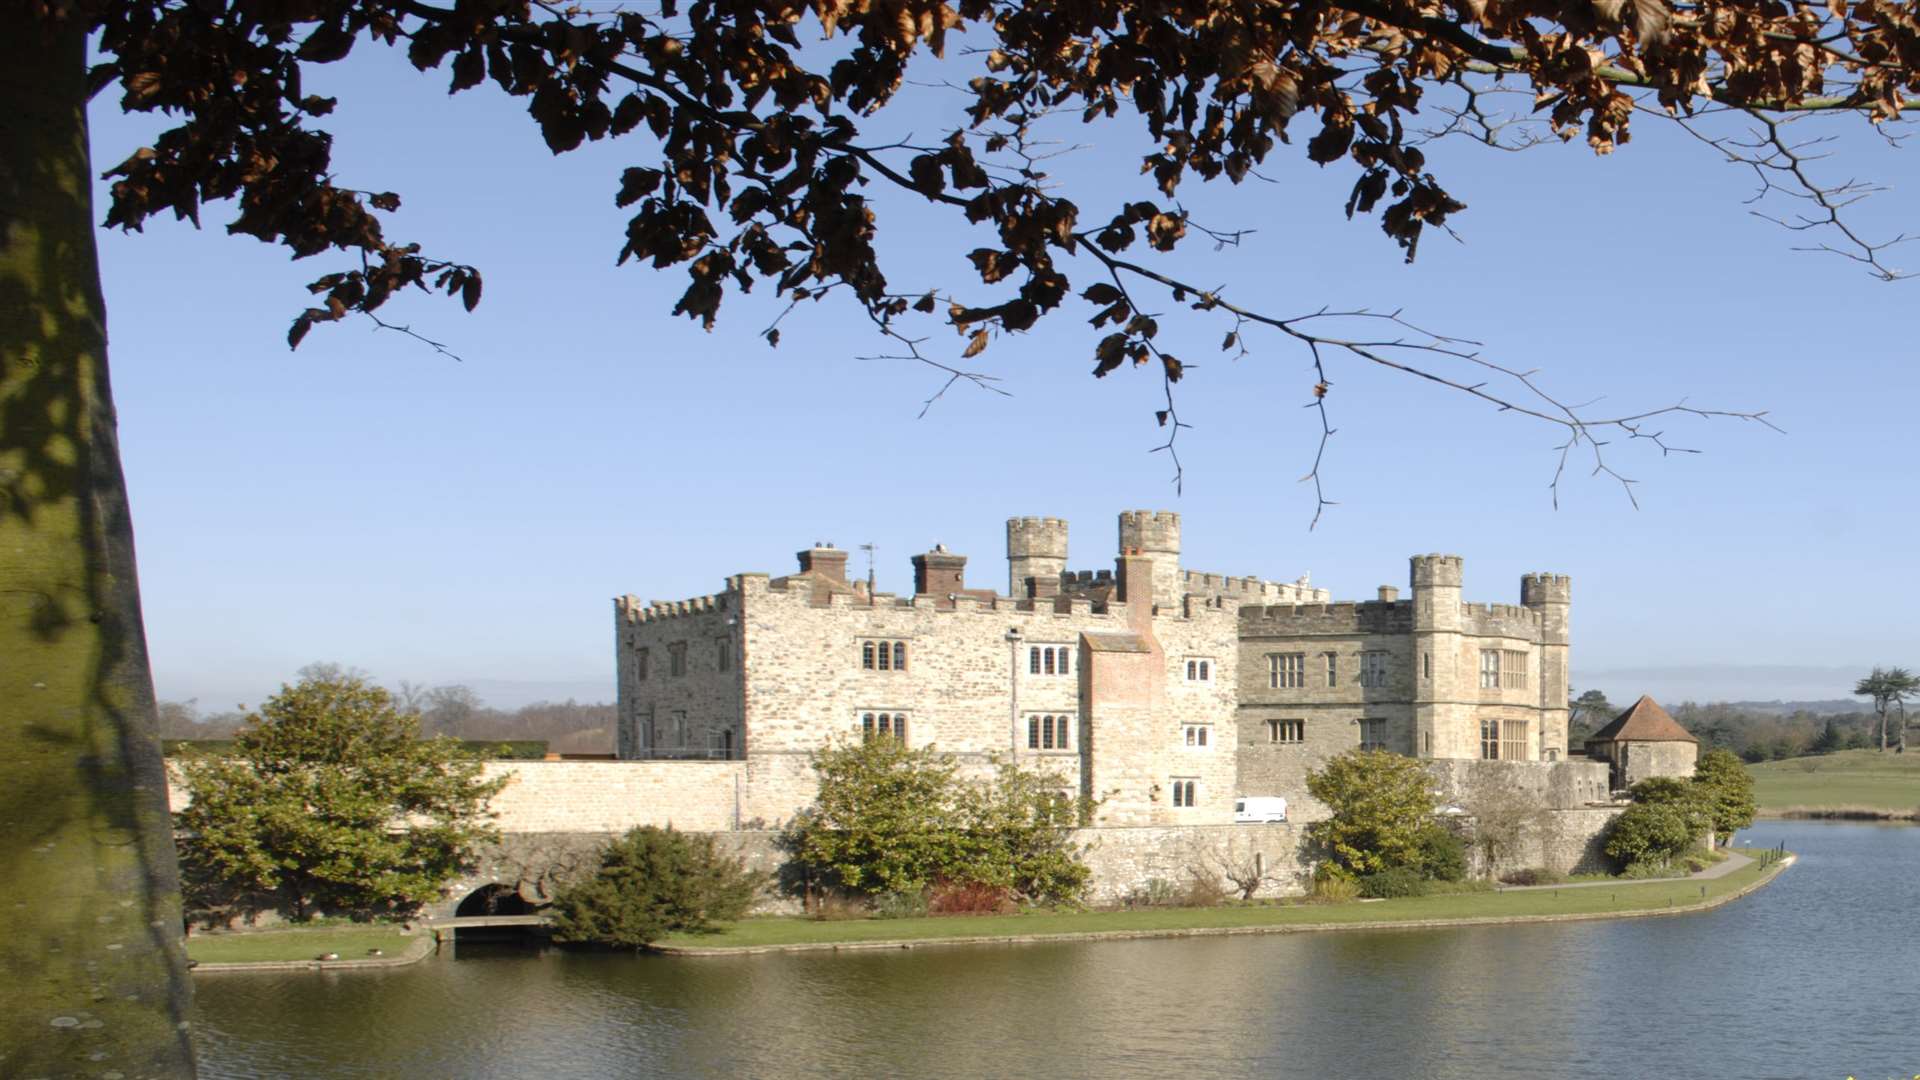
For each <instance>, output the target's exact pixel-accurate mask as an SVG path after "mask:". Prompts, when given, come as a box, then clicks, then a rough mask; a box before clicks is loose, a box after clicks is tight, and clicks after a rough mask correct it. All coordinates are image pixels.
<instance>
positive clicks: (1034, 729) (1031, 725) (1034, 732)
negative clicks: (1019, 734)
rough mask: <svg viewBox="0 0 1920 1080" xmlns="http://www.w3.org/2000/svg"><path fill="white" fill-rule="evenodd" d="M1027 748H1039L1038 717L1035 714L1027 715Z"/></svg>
mask: <svg viewBox="0 0 1920 1080" xmlns="http://www.w3.org/2000/svg"><path fill="white" fill-rule="evenodd" d="M1027 749H1029V750H1038V749H1040V718H1039V717H1037V716H1029V717H1027Z"/></svg>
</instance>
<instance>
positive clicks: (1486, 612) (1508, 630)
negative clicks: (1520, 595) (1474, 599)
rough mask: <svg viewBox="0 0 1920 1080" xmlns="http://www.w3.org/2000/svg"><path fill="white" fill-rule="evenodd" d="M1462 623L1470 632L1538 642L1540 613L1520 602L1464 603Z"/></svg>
mask: <svg viewBox="0 0 1920 1080" xmlns="http://www.w3.org/2000/svg"><path fill="white" fill-rule="evenodd" d="M1460 611H1461V614H1462V615H1464V616H1465V617H1464V618H1463V619H1461V620H1460V621H1461V624H1462V625H1463V626H1464V628H1465V629H1466V632H1467V633H1469V634H1478V635H1480V636H1481V637H1507V638H1520V639H1521V640H1523V641H1538V640H1539V638H1540V612H1539V611H1538V610H1537V609H1535V608H1529V607H1521V606H1520V605H1518V604H1461V605H1460Z"/></svg>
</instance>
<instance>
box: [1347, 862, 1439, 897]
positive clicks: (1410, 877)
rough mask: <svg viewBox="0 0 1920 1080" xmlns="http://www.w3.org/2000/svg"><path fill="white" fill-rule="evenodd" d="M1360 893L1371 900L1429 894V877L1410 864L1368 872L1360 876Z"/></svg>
mask: <svg viewBox="0 0 1920 1080" xmlns="http://www.w3.org/2000/svg"><path fill="white" fill-rule="evenodd" d="M1358 884H1359V887H1360V895H1361V896H1364V897H1366V898H1368V899H1369V900H1392V899H1396V898H1398V897H1403V896H1425V895H1427V879H1426V878H1424V877H1422V876H1421V875H1420V871H1418V870H1415V869H1414V868H1412V867H1410V866H1397V867H1394V868H1393V869H1391V870H1382V871H1380V872H1379V873H1375V874H1367V875H1364V876H1362V877H1361V878H1360V880H1359V882H1358Z"/></svg>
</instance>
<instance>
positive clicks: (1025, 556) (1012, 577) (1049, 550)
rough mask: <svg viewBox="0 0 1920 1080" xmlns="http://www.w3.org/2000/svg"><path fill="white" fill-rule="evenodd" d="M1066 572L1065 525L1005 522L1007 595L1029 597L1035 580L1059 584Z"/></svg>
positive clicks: (1020, 520) (1051, 520) (1029, 520)
mask: <svg viewBox="0 0 1920 1080" xmlns="http://www.w3.org/2000/svg"><path fill="white" fill-rule="evenodd" d="M1066 569H1067V523H1066V522H1065V521H1063V520H1061V519H1060V518H1051V517H1017V518H1008V519H1007V595H1008V596H1016V597H1018V596H1031V595H1033V592H1032V590H1031V589H1030V588H1029V587H1028V584H1027V583H1028V582H1029V581H1031V580H1032V579H1034V578H1042V579H1050V580H1052V581H1055V582H1058V581H1059V580H1060V575H1061V574H1062V573H1065V572H1066Z"/></svg>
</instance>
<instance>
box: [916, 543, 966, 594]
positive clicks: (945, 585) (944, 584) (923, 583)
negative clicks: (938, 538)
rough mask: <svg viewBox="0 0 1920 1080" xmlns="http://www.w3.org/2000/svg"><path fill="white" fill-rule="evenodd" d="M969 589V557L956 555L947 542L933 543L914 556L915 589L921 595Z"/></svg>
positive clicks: (952, 592) (958, 591)
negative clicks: (930, 549) (926, 550)
mask: <svg viewBox="0 0 1920 1080" xmlns="http://www.w3.org/2000/svg"><path fill="white" fill-rule="evenodd" d="M966 589H967V557H966V556H965V555H955V554H954V553H953V552H951V551H948V550H947V545H945V544H935V545H933V550H932V551H929V552H927V553H926V554H925V555H915V556H914V557H913V591H914V592H915V593H917V594H918V595H920V596H942V597H944V596H949V595H952V594H954V593H961V592H965V591H966Z"/></svg>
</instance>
